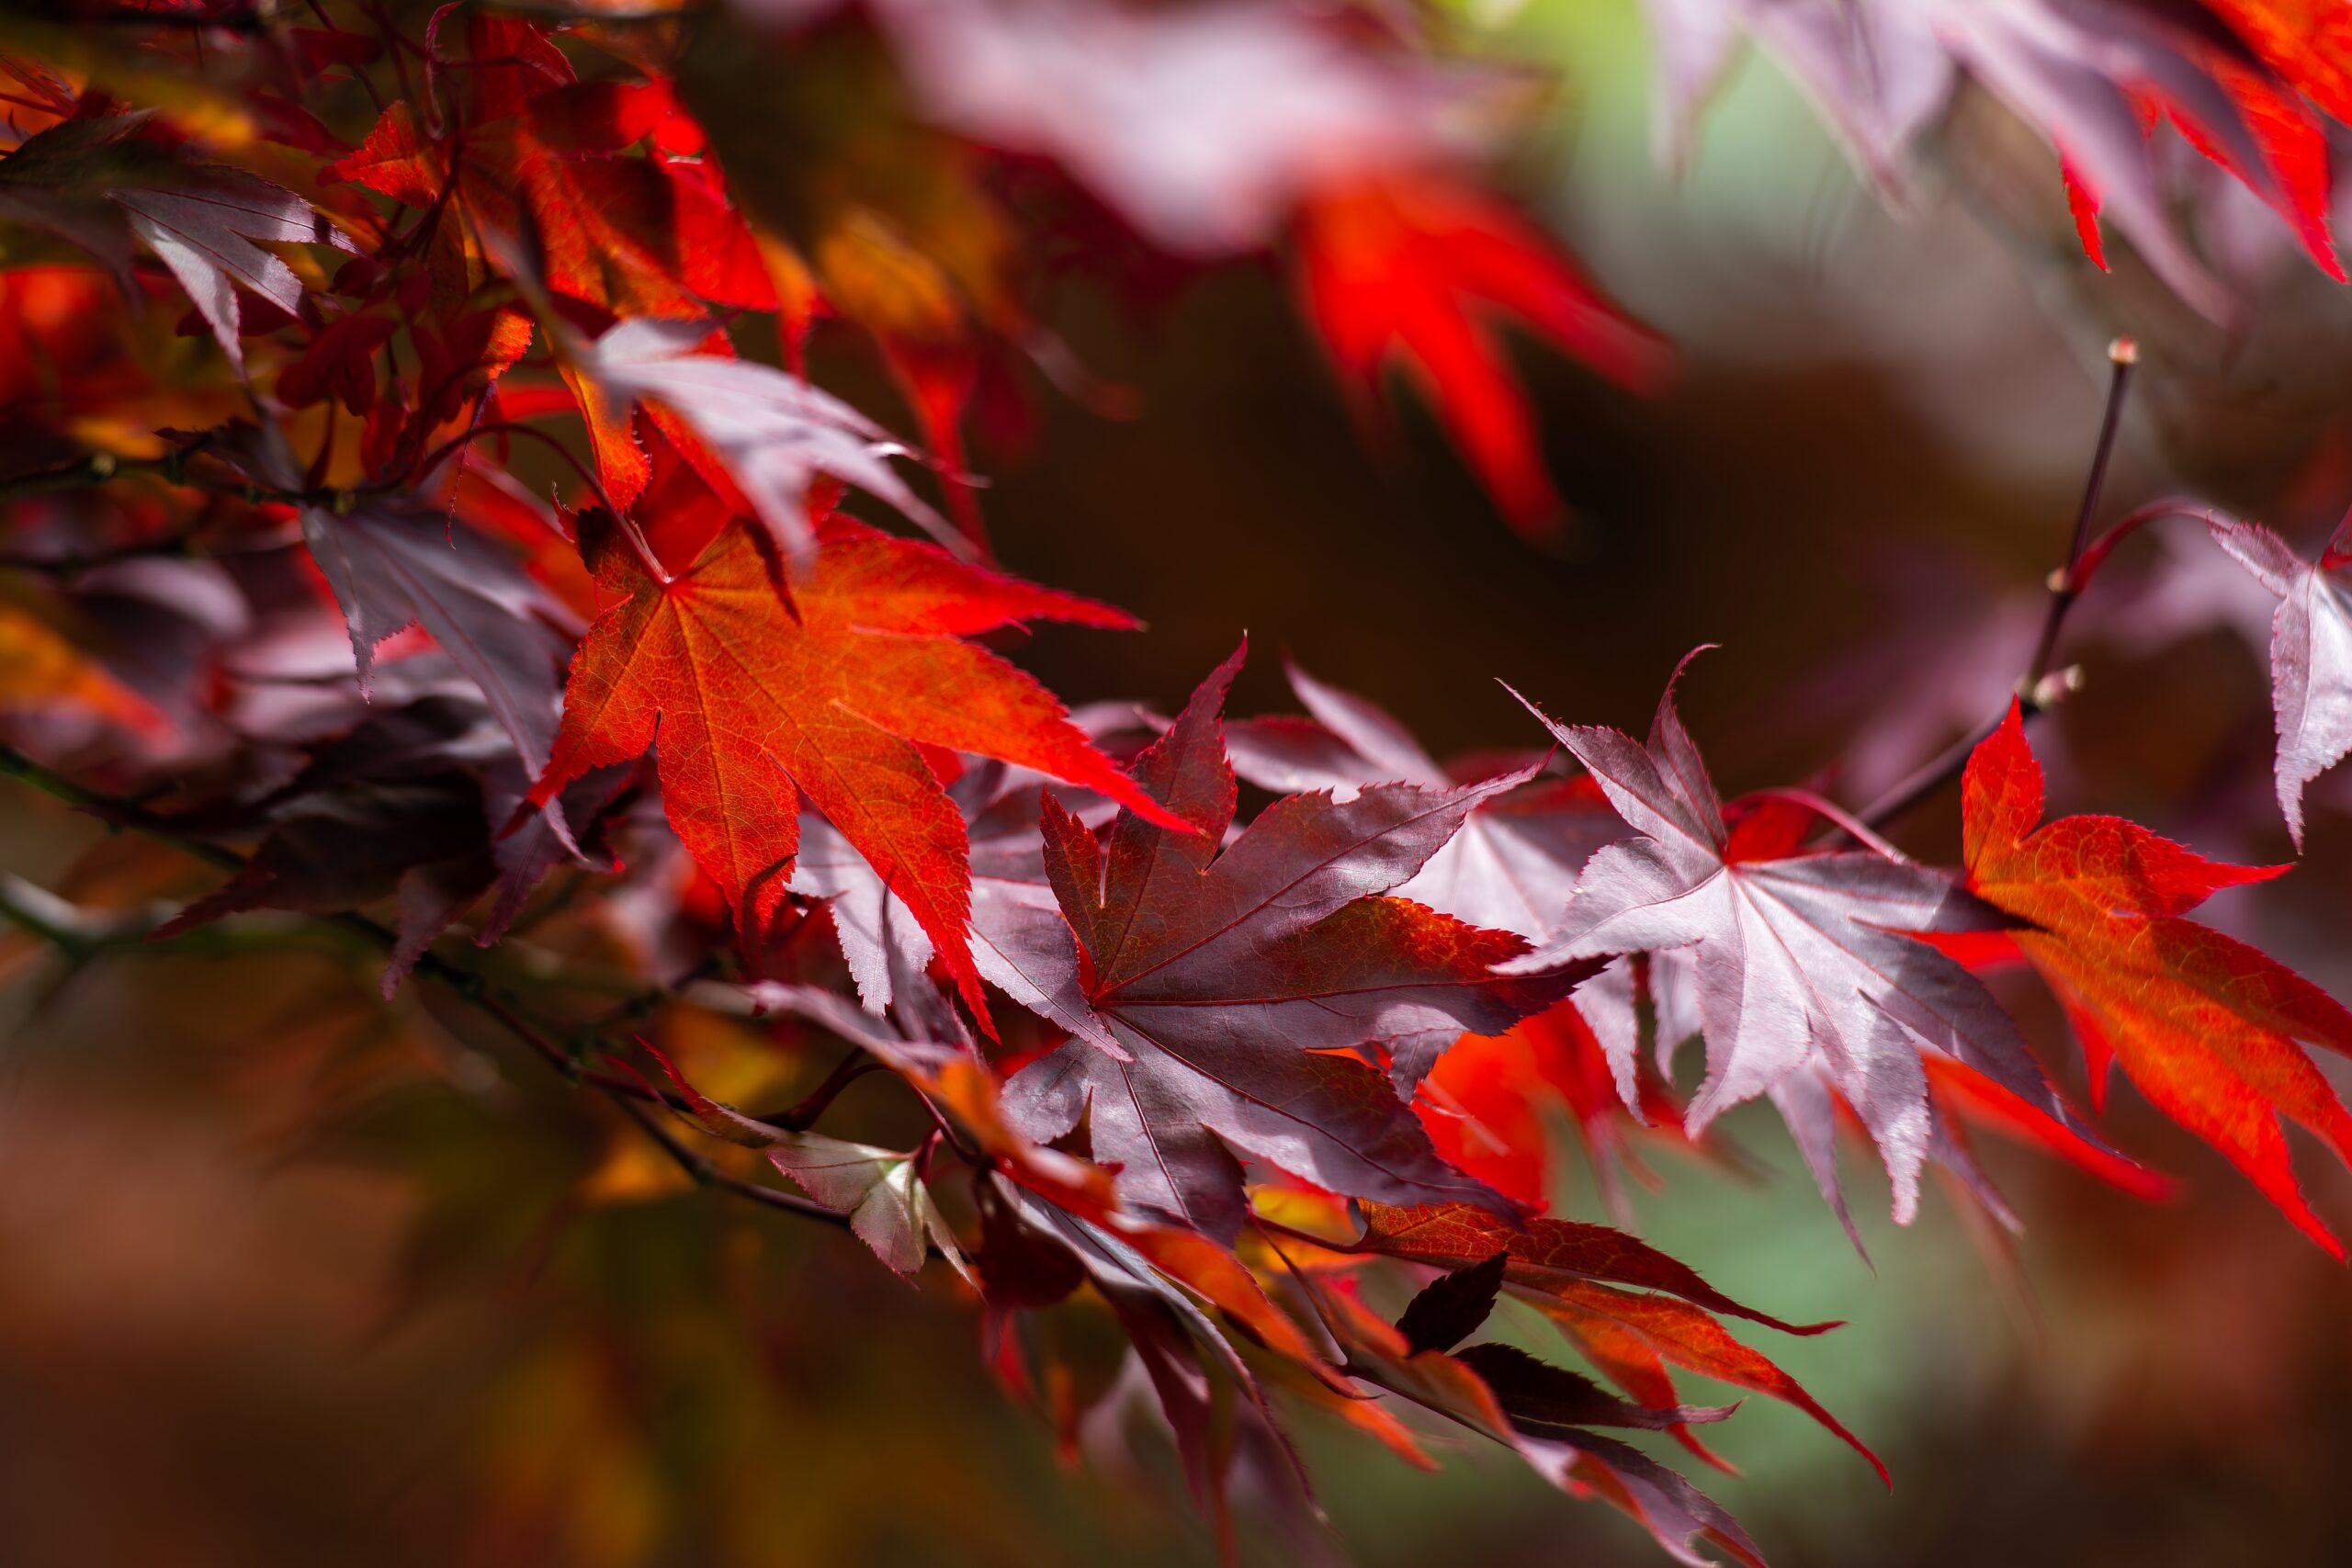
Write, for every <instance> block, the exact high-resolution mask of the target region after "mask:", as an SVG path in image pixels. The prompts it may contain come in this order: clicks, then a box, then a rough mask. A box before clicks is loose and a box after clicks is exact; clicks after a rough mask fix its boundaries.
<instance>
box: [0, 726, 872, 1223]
mask: <svg viewBox="0 0 2352 1568" xmlns="http://www.w3.org/2000/svg"><path fill="white" fill-rule="evenodd" d="M0 775H6V776H7V777H10V778H15V779H18V780H21V781H23V782H24V783H26V784H30V785H32V786H33V787H34V788H36V789H39V790H40V791H41V792H42V793H43V794H46V795H52V796H54V797H56V798H57V799H59V800H62V801H63V802H65V803H66V804H67V805H69V806H72V807H75V808H76V809H78V810H83V811H87V812H90V813H92V814H94V815H96V816H97V817H98V818H101V819H102V820H104V821H107V823H108V824H109V825H120V826H127V827H132V828H136V829H138V830H139V831H140V832H141V833H143V834H146V835H147V836H149V837H151V838H153V839H155V840H159V841H161V842H163V843H165V844H167V845H169V846H170V847H172V848H173V849H176V850H179V851H181V852H184V853H187V854H190V855H193V856H195V857H196V858H197V859H198V860H201V861H203V862H205V863H207V864H209V865H211V866H214V867H216V868H218V869H220V870H223V871H228V872H231V873H235V872H239V871H243V869H244V867H245V859H244V857H243V855H240V854H238V853H236V852H234V851H233V850H226V849H222V848H220V846H218V845H215V844H208V843H205V842H203V841H202V840H196V839H189V838H186V837H184V836H182V835H180V834H178V833H175V832H173V831H172V830H171V829H170V827H169V825H168V824H167V823H164V821H163V820H162V819H161V818H155V817H154V816H153V814H152V813H150V812H147V811H145V810H144V809H142V808H141V807H137V806H135V805H133V804H131V803H130V802H128V801H121V800H116V799H113V798H111V797H109V796H107V795H99V794H98V793H96V791H93V790H89V789H85V788H84V787H83V786H82V785H80V784H75V783H74V781H73V780H71V779H69V778H67V777H65V776H64V775H63V774H62V773H58V772H57V771H56V770H54V769H52V768H50V767H48V766H46V765H44V764H42V763H40V762H37V761H33V760H32V759H31V758H29V757H28V756H26V755H25V754H24V753H23V752H21V751H18V750H17V749H16V748H14V747H12V746H0ZM0 891H5V890H0ZM0 919H9V920H11V921H13V922H14V923H16V924H17V925H18V926H19V927H21V928H23V929H24V930H26V931H29V932H31V933H32V934H34V935H36V936H39V937H40V938H42V939H43V940H45V941H48V942H51V945H53V946H55V947H56V948H57V949H58V951H59V952H61V953H64V954H65V955H66V956H67V957H69V958H86V957H88V956H90V954H91V953H92V952H93V951H95V946H94V944H93V943H92V942H90V941H89V940H88V939H86V938H85V937H84V936H82V935H81V934H80V933H77V932H72V931H65V930H64V929H63V927H62V925H60V923H59V922H58V920H57V919H55V918H54V917H53V914H51V913H50V912H46V911H41V910H36V909H32V908H29V907H28V906H26V904H25V903H24V901H23V900H21V899H6V898H5V897H0ZM320 919H321V920H322V923H323V924H325V925H328V926H330V927H333V928H334V929H335V930H338V931H349V932H351V933H352V934H354V935H356V936H359V937H361V938H364V939H365V940H366V941H367V942H369V943H370V944H371V945H374V946H377V947H379V948H383V949H385V950H387V951H389V950H390V949H391V948H393V947H394V946H396V945H398V943H399V941H400V938H399V935H398V933H396V932H394V931H391V930H390V928H388V927H386V926H384V925H382V924H381V923H379V922H378V921H376V920H373V919H368V917H367V916H365V915H361V914H356V913H345V914H339V915H328V916H322V917H320ZM103 945H106V944H105V943H103V942H100V943H96V946H103ZM416 973H417V974H418V975H419V976H424V977H426V978H429V979H432V980H434V981H435V982H436V983H438V984H440V985H442V986H445V987H447V988H448V989H449V990H450V991H451V992H452V993H453V994H455V995H456V996H457V997H458V999H459V1000H461V1001H463V1002H465V1003H466V1004H467V1005H468V1006H469V1007H471V1008H473V1009H474V1010H476V1011H478V1012H480V1013H481V1014H482V1015H483V1016H484V1017H486V1018H488V1019H490V1020H491V1021H492V1022H494V1023H496V1024H498V1025H499V1026H500V1027H501V1028H502V1029H503V1030H504V1031H505V1032H507V1033H509V1034H510V1035H512V1036H514V1037H515V1039H517V1040H519V1041H521V1042H522V1043H524V1044H526V1045H527V1046H529V1047H530V1048H531V1049H532V1051H534V1052H535V1053H537V1055H538V1056H539V1057H540V1058H541V1059H542V1060H544V1061H545V1062H546V1063H547V1064H548V1066H551V1067H553V1068H554V1069H555V1070H556V1071H557V1072H558V1073H560V1075H562V1077H564V1078H565V1079H566V1080H567V1081H570V1082H572V1083H577V1084H584V1085H586V1086H587V1087H589V1088H591V1089H596V1090H597V1091H598V1092H600V1093H601V1094H603V1095H604V1096H605V1099H606V1100H608V1101H610V1102H611V1104H612V1105H613V1107H614V1109H615V1110H616V1111H619V1112H620V1113H621V1115H622V1116H623V1117H624V1118H625V1119H626V1120H628V1121H629V1122H633V1123H634V1124H635V1125H636V1126H637V1128H638V1129H639V1131H640V1132H642V1133H644V1134H646V1136H647V1137H649V1138H650V1139H651V1140H652V1141H653V1142H654V1143H655V1144H656V1145H659V1146H660V1147H661V1149H662V1152H663V1153H664V1154H665V1155H667V1156H669V1157H670V1159H671V1160H672V1162H673V1163H674V1164H675V1165H677V1167H678V1168H680V1169H681V1170H684V1172H685V1173H686V1174H687V1175H688V1176H689V1177H691V1178H693V1179H694V1181H695V1184H696V1185H697V1186H702V1187H711V1188H716V1189H718V1190H720V1191H723V1192H727V1193H729V1194H731V1195H733V1196H735V1197H738V1198H742V1199H745V1200H748V1201H752V1202H756V1203H760V1204H763V1205H765V1206H766V1207H769V1208H772V1209H781V1210H784V1211H786V1212H788V1213H795V1214H799V1215H803V1216H805V1217H807V1218H809V1219H821V1220H823V1221H825V1222H826V1223H827V1224H833V1225H837V1226H842V1227H846V1226H847V1225H848V1224H849V1223H850V1216H848V1215H847V1214H843V1213H838V1212H836V1211H834V1210H831V1209H828V1208H826V1207H825V1206H824V1205H823V1204H821V1203H819V1202H816V1201H814V1200H812V1199H808V1198H802V1197H799V1196H797V1195H796V1194H793V1193H790V1192H786V1191H784V1190H780V1189H777V1188H773V1187H766V1186H763V1185H762V1184H761V1183H759V1182H756V1181H746V1180H744V1179H742V1178H741V1177H738V1176H733V1175H730V1174H729V1173H728V1172H726V1171H724V1170H721V1169H720V1168H718V1166H717V1165H716V1164H714V1163H713V1162H712V1161H711V1160H709V1159H708V1158H707V1157H706V1156H702V1155H700V1154H697V1153H696V1152H695V1151H694V1150H693V1149H690V1148H688V1147H686V1146H685V1145H684V1144H683V1143H681V1142H680V1141H679V1140H678V1139H677V1138H676V1137H675V1136H673V1134H671V1133H670V1131H669V1130H668V1129H667V1128H665V1127H663V1126H662V1125H661V1124H660V1123H659V1122H657V1121H656V1120H655V1119H654V1117H653V1116H652V1115H651V1114H650V1112H649V1111H647V1110H646V1107H645V1104H644V1103H640V1102H652V1103H658V1104H661V1105H663V1106H665V1107H669V1108H671V1109H677V1108H679V1106H680V1105H681V1104H682V1103H683V1102H681V1101H676V1100H672V1099H671V1097H670V1096H668V1095H666V1094H663V1093H662V1092H661V1091H659V1090H656V1089H650V1088H647V1087H645V1086H643V1085H641V1084H638V1083H634V1082H632V1081H630V1080H629V1079H628V1078H626V1077H621V1076H620V1075H617V1074H608V1073H604V1072H601V1071H599V1070H597V1069H595V1068H592V1067H589V1066H585V1065H584V1064H582V1062H581V1061H580V1060H579V1059H578V1057H577V1056H575V1055H573V1054H572V1053H571V1052H570V1051H568V1050H566V1049H565V1048H564V1047H563V1046H562V1045H561V1044H560V1043H558V1042H557V1041H556V1040H555V1039H554V1038H552V1037H551V1036H550V1035H549V1034H548V1032H547V1031H546V1030H545V1029H544V1028H542V1027H541V1026H540V1025H539V1024H538V1023H537V1022H536V1021H533V1020H532V1019H530V1018H528V1017H527V1016H526V1015H525V1014H524V1013H523V1012H522V1011H521V1010H519V1009H518V1008H517V1007H516V1006H515V1005H514V1003H513V1001H512V1000H510V999H509V998H507V997H505V996H504V995H503V994H501V993H500V992H498V991H496V990H494V989H493V988H492V987H491V986H490V985H489V984H488V983H487V982H486V981H485V980H484V978H483V977H482V976H480V975H477V974H475V973H474V972H472V971H471V970H469V969H467V968H465V967H464V966H462V965H460V964H453V963H451V962H450V961H449V960H447V959H446V958H443V957H441V956H440V955H439V954H437V953H434V952H432V951H430V950H429V949H428V950H427V951H426V952H424V953H421V954H419V955H418V958H417V961H416ZM860 1066H861V1064H859V1063H858V1062H857V1061H856V1058H855V1057H852V1058H851V1059H850V1060H849V1061H846V1062H844V1063H842V1066H839V1067H836V1068H835V1069H834V1071H833V1073H832V1074H831V1076H830V1077H828V1078H827V1079H826V1081H825V1083H823V1084H820V1085H819V1087H818V1091H817V1094H816V1095H812V1096H811V1097H810V1098H811V1099H812V1100H816V1104H815V1106H814V1109H813V1110H810V1111H809V1113H808V1114H809V1121H810V1122H813V1121H814V1120H815V1119H816V1116H817V1115H819V1114H821V1113H822V1111H823V1110H824V1108H825V1106H827V1105H829V1104H831V1101H832V1099H833V1097H834V1096H836V1095H838V1094H839V1093H840V1092H841V1090H842V1089H843V1088H845V1087H846V1086H847V1085H848V1084H849V1083H850V1082H852V1081H854V1079H855V1078H856V1077H860V1076H862V1072H861V1071H858V1070H851V1069H853V1068H858V1067H860ZM863 1066H874V1067H878V1066H880V1064H879V1063H871V1064H864V1065H863ZM820 1097H821V1098H820ZM808 1106H809V1100H804V1101H802V1104H801V1106H800V1107H796V1108H795V1110H796V1111H799V1110H801V1109H802V1108H805V1107H808ZM806 1124H807V1123H805V1122H804V1123H803V1125H806Z"/></svg>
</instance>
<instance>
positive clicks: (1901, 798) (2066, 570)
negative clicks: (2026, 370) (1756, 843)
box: [1860, 337, 2182, 829]
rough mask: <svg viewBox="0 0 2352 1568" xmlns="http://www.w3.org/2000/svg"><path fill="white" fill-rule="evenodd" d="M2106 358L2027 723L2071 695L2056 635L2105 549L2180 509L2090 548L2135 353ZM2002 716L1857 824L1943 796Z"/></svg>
mask: <svg viewBox="0 0 2352 1568" xmlns="http://www.w3.org/2000/svg"><path fill="white" fill-rule="evenodd" d="M2107 357H2108V363H2109V365H2110V366H2112V367H2114V368H2113V374H2112V375H2111V376H2110V377H2109V379H2108V384H2107V412H2105V414H2104V415H2102V416H2101V418H2100V420H2099V426H2098V446H2096V447H2094V448H2093V450H2092V453H2091V471H2090V475H2089V477H2088V478H2087V479H2086V480H2085V481H2084V484H2083V499H2082V504H2081V505H2079V506H2078V507H2076V508H2075V530H2074V534H2073V536H2072V537H2071V539H2070V540H2069V541H2068V544H2067V547H2066V564H2065V565H2064V566H2062V567H2060V568H2059V569H2058V570H2056V571H2053V572H2052V573H2051V574H2050V604H2049V608H2048V609H2047V610H2046V611H2044V612H2043V615H2042V617H2041V632H2040V633H2039V634H2038V635H2037V636H2036V637H2035V639H2034V646H2033V657H2032V659H2031V660H2030V661H2029V662H2028V663H2027V665H2026V671H2025V675H2024V677H2023V679H2021V680H2019V681H2018V685H2017V703H2018V709H2019V711H2020V712H2022V713H2023V714H2024V715H2025V716H2027V717H2028V718H2031V717H2033V716H2035V715H2037V714H2040V713H2041V712H2043V711H2044V710H2045V709H2047V708H2049V707H2051V706H2052V705H2054V704H2056V703H2057V702H2058V701H2059V700H2060V699H2061V698H2062V697H2064V695H2065V694H2067V693H2069V692H2071V691H2073V690H2074V689H2075V680H2074V677H2073V672H2072V671H2068V672H2066V673H2064V674H2061V675H2057V676H2054V677H2053V676H2052V672H2051V669H2050V666H2051V662H2052V660H2054V659H2055V658H2056V657H2057V653H2058V637H2059V634H2060V633H2061V632H2062V631H2064V629H2065V625H2066V613H2067V612H2068V611H2069V610H2072V609H2073V608H2074V607H2075V600H2077V599H2079V598H2081V597H2082V595H2083V590H2084V589H2085V588H2086V587H2088V586H2089V584H2090V579H2091V574H2092V572H2094V571H2096V570H2098V564H2099V562H2100V561H2102V560H2104V559H2105V558H2106V556H2107V551H2108V550H2109V548H2111V547H2112V546H2113V544H2114V541H2115V540H2117V539H2118V538H2120V537H2121V536H2122V535H2123V534H2125V533H2128V532H2130V531H2131V528H2136V527H2138V526H2139V525H2141V524H2143V523H2145V522H2148V521H2150V520H2151V519H2152V518H2153V517H2154V516H2161V515H2164V514H2165V513H2169V512H2173V511H2177V510H2179V509H2180V506H2181V504H2182V503H2180V502H2156V503H2155V504H2154V505H2153V506H2149V507H2143V508H2141V509H2140V511H2139V512H2135V513H2131V515H2130V516H2129V517H2126V518H2124V519H2123V520H2122V521H2121V522H2119V523H2117V524H2116V525H2115V526H2114V527H2113V528H2110V529H2109V530H2108V532H2107V533H2106V534H2104V535H2101V536H2099V540H2098V545H2097V546H2096V547H2094V545H2093V544H2092V538H2091V519H2092V517H2093V516H2094V515H2096V514H2097V513H2098V499H2099V493H2100V491H2103V490H2104V489H2105V488H2106V486H2107V470H2108V465H2109V462H2110V461H2111V460H2112V459H2113V457H2114V456H2115V437H2116V433H2117V432H2118V431H2119V430H2120V428H2121V426H2122V423H2123V395H2124V392H2125V390H2126V389H2128V388H2129V387H2130V385H2131V369H2132V367H2133V366H2135V365H2137V364H2138V363H2139V360H2140V351H2139V349H2138V348H2137V347H2136V346H2135V345H2134V344H2133V343H2132V342H2131V339H2130V338H2128V337H2121V338H2117V339H2116V340H2115V341H2114V342H2113V343H2111V344H2109V345H2108V350H2107ZM2143 513H2146V514H2147V515H2143ZM2127 525H2128V526H2127ZM2006 717H2007V713H2006V712H2004V713H2002V714H1999V715H1996V716H1994V717H1993V718H1991V719H1989V720H1987V721H1986V722H1985V723H1984V724H1982V725H1979V726H1978V727H1977V728H1975V729H1974V730H1973V731H1971V732H1970V733H1969V735H1968V736H1967V737H1965V738H1964V739H1962V740H1961V741H1959V742H1958V743H1957V744H1955V745H1954V746H1952V747H1951V749H1950V750H1946V751H1945V752H1944V753H1943V754H1942V755H1941V756H1939V757H1938V758H1936V759H1935V760H1934V761H1931V762H1929V763H1928V764H1927V765H1926V766H1925V767H1922V768H1921V769H1919V770H1918V771H1917V773H1913V774H1912V775H1911V776H1910V777H1909V778H1907V779H1905V780H1904V781H1903V782H1902V783H1901V784H1896V785H1895V786H1894V788H1893V789H1891V790H1889V791H1888V792H1887V793H1886V794H1885V795H1882V796H1881V797H1880V798H1879V799H1878V800H1876V801H1874V802H1872V803H1871V805H1870V806H1869V807H1865V808H1864V809H1863V810H1862V811H1861V812H1860V818H1861V820H1862V821H1863V823H1864V824H1865V825H1867V826H1869V827H1871V828H1874V829H1876V828H1884V827H1886V826H1887V825H1888V824H1889V823H1891V822H1895V821H1898V820H1900V819H1901V818H1904V817H1905V816H1908V815H1909V814H1910V813H1911V812H1912V811H1913V810H1915V809H1917V807H1920V806H1921V805H1923V804H1925V803H1926V802H1928V800H1931V799H1933V798H1934V797H1935V796H1936V795H1939V794H1941V793H1942V792H1943V791H1944V789H1945V788H1947V787H1948V786H1949V785H1951V784H1952V783H1953V782H1954V781H1955V780H1957V779H1958V778H1959V777H1960V776H1961V774H1962V773H1964V772H1965V771H1966V770H1967V767H1968V759H1969V757H1970V756H1971V755H1972V754H1973V752H1974V751H1975V750H1976V748H1977V747H1978V746H1979V745H1981V744H1983V742H1984V740H1985V737H1987V736H1989V735H1991V734H1992V733H1993V731H1994V730H1995V729H1996V728H1999V727H2000V725H2001V721H2002V720H2003V719H2004V718H2006Z"/></svg>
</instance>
